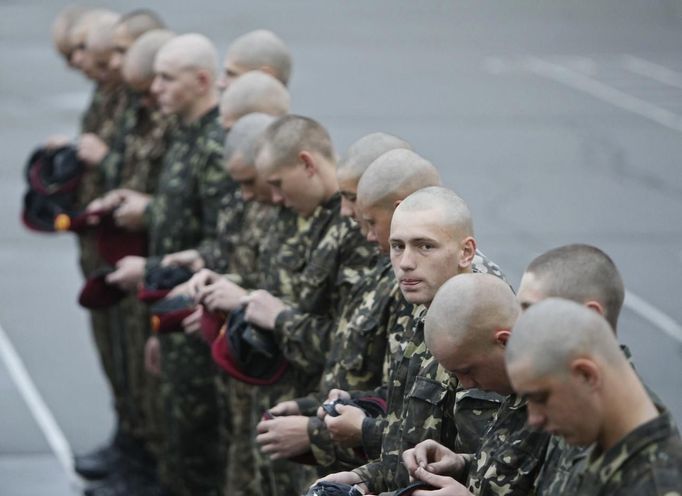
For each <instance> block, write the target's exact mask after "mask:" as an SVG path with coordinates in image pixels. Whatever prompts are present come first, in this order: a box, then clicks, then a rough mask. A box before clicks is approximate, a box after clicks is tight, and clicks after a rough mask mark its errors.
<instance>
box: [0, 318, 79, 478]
mask: <svg viewBox="0 0 682 496" xmlns="http://www.w3.org/2000/svg"><path fill="white" fill-rule="evenodd" d="M0 357H1V358H2V361H3V362H4V363H5V366H6V367H7V370H8V371H9V375H10V376H11V377H12V380H13V381H14V384H15V385H16V387H17V390H18V391H19V393H20V394H21V396H22V397H23V398H24V401H25V402H26V405H27V406H28V409H29V410H30V411H31V414H32V415H33V418H34V419H35V421H36V423H37V424H38V426H39V427H40V430H41V431H42V432H43V435H44V436H45V439H46V440H47V444H49V445H50V448H51V449H52V452H53V453H54V455H55V456H56V457H57V460H58V461H59V463H60V465H61V466H62V468H63V469H64V471H65V472H66V475H67V477H68V478H69V482H70V483H71V484H72V485H73V486H75V487H78V488H81V487H82V485H83V484H82V481H81V479H80V478H79V477H78V475H76V472H75V471H74V469H73V453H72V452H71V447H70V446H69V442H68V441H67V440H66V437H65V436H64V433H63V432H62V430H61V429H60V428H59V425H57V421H56V420H55V418H54V416H53V415H52V412H51V411H50V409H49V408H48V407H47V405H46V404H45V401H44V400H43V398H42V396H41V395H40V392H39V391H38V389H37V388H36V386H35V384H34V383H33V380H32V379H31V376H30V375H29V374H28V371H27V370H26V366H25V365H24V362H23V361H22V359H21V357H20V356H19V354H18V353H17V350H16V349H15V348H14V346H13V345H12V342H11V341H10V340H9V337H8V336H7V333H6V332H5V330H4V329H3V328H2V326H0Z"/></svg>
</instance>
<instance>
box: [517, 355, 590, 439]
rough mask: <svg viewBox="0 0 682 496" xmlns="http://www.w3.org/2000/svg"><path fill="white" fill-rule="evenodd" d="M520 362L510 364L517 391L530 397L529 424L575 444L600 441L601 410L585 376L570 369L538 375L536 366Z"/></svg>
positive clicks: (528, 403) (528, 398)
mask: <svg viewBox="0 0 682 496" xmlns="http://www.w3.org/2000/svg"><path fill="white" fill-rule="evenodd" d="M520 362H521V363H515V364H512V366H511V367H508V373H509V378H510V380H511V383H512V386H513V387H514V390H515V391H516V392H517V394H518V395H520V396H523V397H525V398H526V399H527V406H528V425H530V426H531V427H534V428H537V429H542V430H544V431H547V432H549V433H551V434H554V435H557V436H561V437H563V438H564V439H565V440H566V442H567V443H569V444H572V445H579V446H587V445H590V444H592V443H593V442H594V441H596V439H597V436H598V431H599V420H598V419H599V410H600V409H599V408H598V406H597V405H598V403H597V402H596V398H595V396H594V395H593V393H592V392H591V388H590V386H589V384H587V383H586V381H585V378H584V377H583V376H581V374H579V373H572V372H569V371H567V372H566V373H557V374H553V375H545V374H543V375H542V376H541V377H538V376H537V374H534V373H533V370H532V366H530V365H529V364H528V363H527V362H525V363H524V361H523V360H521V361H520Z"/></svg>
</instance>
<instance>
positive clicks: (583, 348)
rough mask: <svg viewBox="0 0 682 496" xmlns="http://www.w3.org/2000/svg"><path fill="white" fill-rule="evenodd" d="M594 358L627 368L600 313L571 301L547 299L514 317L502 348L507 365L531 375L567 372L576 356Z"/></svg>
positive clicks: (623, 357)
mask: <svg viewBox="0 0 682 496" xmlns="http://www.w3.org/2000/svg"><path fill="white" fill-rule="evenodd" d="M585 357H591V358H594V357H598V358H600V359H601V360H604V361H607V362H609V363H612V364H616V365H620V366H624V367H628V365H627V361H626V359H625V356H624V355H623V352H622V351H621V350H620V347H619V345H618V342H617V341H616V338H615V336H614V335H613V331H612V330H611V327H610V326H609V324H608V322H606V320H604V318H603V317H602V316H600V315H599V314H597V313H596V312H593V311H591V310H590V309H588V308H586V307H584V306H583V305H580V304H579V303H576V302H574V301H569V300H564V299H560V298H548V299H546V300H543V301H541V302H539V303H537V304H536V305H533V306H532V307H531V308H529V309H528V310H527V311H526V312H524V314H523V315H522V316H521V317H520V318H519V319H518V321H517V323H516V325H515V326H514V329H513V332H512V337H511V339H510V340H509V344H508V346H507V351H506V360H507V368H508V369H509V370H510V371H512V370H514V369H515V368H516V367H520V366H521V367H523V368H524V370H525V371H526V373H527V372H528V371H532V375H533V376H535V377H541V376H547V375H557V374H564V373H568V372H569V370H570V363H571V362H572V361H573V360H574V359H576V358H585Z"/></svg>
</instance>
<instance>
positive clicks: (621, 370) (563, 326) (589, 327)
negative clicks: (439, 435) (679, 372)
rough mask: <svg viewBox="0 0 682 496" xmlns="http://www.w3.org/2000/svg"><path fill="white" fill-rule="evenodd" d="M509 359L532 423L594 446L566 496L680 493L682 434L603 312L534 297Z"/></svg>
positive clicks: (512, 341)
mask: <svg viewBox="0 0 682 496" xmlns="http://www.w3.org/2000/svg"><path fill="white" fill-rule="evenodd" d="M506 359H507V371H508V373H509V377H510V379H511V382H512V384H513V386H514V389H515V390H516V391H517V393H518V394H519V395H523V396H524V397H525V398H526V399H527V401H528V423H529V425H530V426H532V427H534V428H541V429H543V430H546V431H548V432H552V433H553V434H555V435H558V436H561V437H563V438H564V439H565V440H566V442H567V443H569V444H572V445H579V446H588V445H591V447H590V448H589V450H588V454H587V458H586V463H585V465H584V467H583V468H582V470H581V471H580V472H575V473H573V474H572V476H571V478H570V480H569V481H568V484H567V486H566V488H565V490H564V493H563V494H581V495H582V494H584V495H597V494H619V495H645V494H651V495H654V494H656V495H658V494H661V495H662V494H665V495H669V496H679V495H680V494H681V492H680V488H682V471H680V467H682V439H680V435H679V432H678V431H677V429H676V427H675V425H674V422H673V420H672V418H671V416H670V413H669V412H667V411H665V410H664V409H662V408H657V407H656V406H655V405H654V403H653V402H652V401H651V399H650V398H649V395H648V393H647V391H646V388H645V387H644V385H643V384H642V383H641V381H640V380H639V378H638V377H637V374H636V373H635V371H634V370H633V368H632V367H631V365H630V364H629V363H628V360H627V358H626V357H625V356H624V355H623V353H622V352H621V350H620V349H619V346H618V342H617V341H616V339H615V336H614V335H613V332H612V329H611V327H610V326H609V324H608V323H607V322H606V321H605V320H604V319H603V318H602V317H601V316H599V315H598V314H597V313H595V312H592V311H590V310H588V309H587V308H585V307H584V306H583V305H579V304H578V303H575V302H572V301H567V300H562V299H558V298H550V299H548V300H545V301H543V302H540V303H537V304H536V305H533V307H532V308H530V309H529V310H528V311H527V312H526V313H525V314H524V315H523V316H522V317H521V318H520V319H519V320H518V322H517V323H516V325H515V326H514V332H513V333H512V337H511V339H510V341H509V345H508V347H507V352H506Z"/></svg>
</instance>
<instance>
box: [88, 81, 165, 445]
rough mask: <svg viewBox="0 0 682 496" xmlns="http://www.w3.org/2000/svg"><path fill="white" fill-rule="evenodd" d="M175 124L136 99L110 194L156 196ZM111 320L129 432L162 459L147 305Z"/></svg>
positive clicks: (112, 154)
mask: <svg viewBox="0 0 682 496" xmlns="http://www.w3.org/2000/svg"><path fill="white" fill-rule="evenodd" d="M174 123H175V119H174V118H172V117H167V116H164V115H163V114H162V113H161V112H159V111H158V110H155V109H151V108H149V107H146V106H144V105H143V104H142V103H141V101H140V97H139V96H138V95H135V94H133V95H131V97H130V100H129V105H128V107H127V108H126V109H125V111H124V113H123V115H122V117H121V118H120V119H119V124H120V127H119V130H118V132H117V134H116V135H115V137H114V139H113V140H112V145H111V147H110V149H109V152H108V153H107V155H106V156H105V157H104V159H103V160H102V162H101V163H100V165H99V168H100V170H101V172H102V176H103V183H104V190H105V191H110V190H112V189H115V188H119V187H123V188H129V189H132V190H136V191H140V192H143V193H147V194H153V193H154V192H155V190H156V186H157V183H158V175H159V172H160V170H161V165H162V163H163V157H164V154H165V152H166V149H167V148H168V138H169V131H170V129H171V128H172V126H173V125H174ZM110 320H111V321H112V322H111V327H112V334H113V336H114V337H118V340H117V342H118V345H119V348H120V351H119V353H121V354H122V356H123V357H124V358H125V361H126V371H127V377H126V379H127V384H126V385H127V390H126V393H127V394H126V396H127V400H128V401H127V404H126V409H127V411H128V412H129V415H130V417H131V425H130V426H124V431H127V433H128V434H130V435H131V436H132V437H133V438H134V439H137V440H140V441H141V442H143V443H144V444H145V447H146V448H147V449H148V450H149V451H150V452H151V453H153V454H154V455H155V456H156V458H159V457H160V455H161V454H162V453H163V447H162V431H161V425H160V422H159V419H160V418H161V401H160V395H159V384H158V379H157V378H156V377H154V376H152V375H150V374H148V373H147V372H146V370H145V368H144V346H145V342H146V340H147V338H148V337H149V312H148V310H147V306H146V305H145V304H143V303H142V302H140V301H139V300H138V299H137V298H136V296H135V295H128V296H126V298H124V299H123V300H122V301H121V302H120V303H119V304H118V305H117V306H116V307H114V308H112V309H111V311H110ZM117 328H118V329H117ZM117 331H118V332H117ZM114 344H115V345H116V344H117V343H114Z"/></svg>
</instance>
